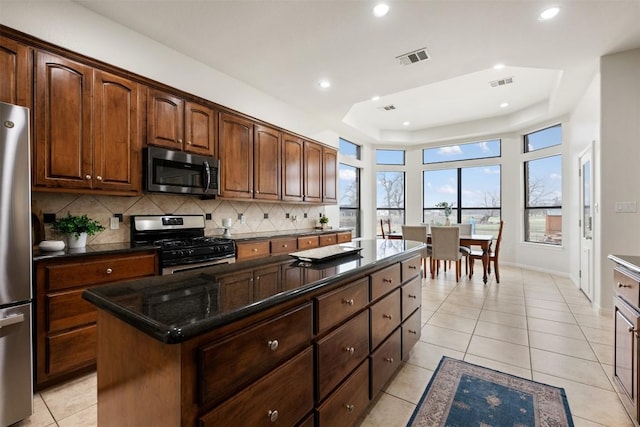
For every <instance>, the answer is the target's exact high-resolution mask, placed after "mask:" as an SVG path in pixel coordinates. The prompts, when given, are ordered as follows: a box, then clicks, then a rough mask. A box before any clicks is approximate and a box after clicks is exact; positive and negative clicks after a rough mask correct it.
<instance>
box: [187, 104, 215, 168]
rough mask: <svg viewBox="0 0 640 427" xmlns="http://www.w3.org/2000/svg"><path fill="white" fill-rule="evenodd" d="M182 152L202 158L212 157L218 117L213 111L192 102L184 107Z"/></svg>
mask: <svg viewBox="0 0 640 427" xmlns="http://www.w3.org/2000/svg"><path fill="white" fill-rule="evenodd" d="M184 120H185V130H184V133H185V138H186V142H185V145H184V151H187V152H189V153H194V154H202V155H204V156H214V155H215V154H216V152H215V141H216V134H215V130H216V129H217V128H218V126H217V121H218V115H217V114H216V113H215V112H214V111H213V109H211V108H209V107H206V106H204V105H200V104H196V103H194V102H186V103H185V107H184Z"/></svg>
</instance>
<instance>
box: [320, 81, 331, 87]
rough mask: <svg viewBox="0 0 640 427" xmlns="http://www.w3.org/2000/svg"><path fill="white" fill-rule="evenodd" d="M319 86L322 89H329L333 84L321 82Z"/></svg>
mask: <svg viewBox="0 0 640 427" xmlns="http://www.w3.org/2000/svg"><path fill="white" fill-rule="evenodd" d="M318 84H319V85H320V87H321V88H322V89H328V88H330V87H331V82H330V81H329V80H320V82H319V83H318Z"/></svg>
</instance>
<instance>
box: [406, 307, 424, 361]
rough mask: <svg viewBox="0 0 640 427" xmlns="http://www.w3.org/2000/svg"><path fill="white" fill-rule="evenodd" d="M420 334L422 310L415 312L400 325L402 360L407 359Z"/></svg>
mask: <svg viewBox="0 0 640 427" xmlns="http://www.w3.org/2000/svg"><path fill="white" fill-rule="evenodd" d="M421 332H422V310H416V311H414V312H413V314H412V315H411V316H409V318H408V319H407V320H405V321H404V323H403V324H402V360H407V359H408V358H409V353H410V352H411V349H412V348H413V346H414V345H416V343H417V342H418V340H419V339H420V334H421Z"/></svg>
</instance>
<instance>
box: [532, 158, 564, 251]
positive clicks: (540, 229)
mask: <svg viewBox="0 0 640 427" xmlns="http://www.w3.org/2000/svg"><path fill="white" fill-rule="evenodd" d="M524 179H525V213H524V240H525V241H526V242H534V243H547V244H551V245H561V244H562V156H560V155H555V156H550V157H542V158H539V159H535V160H529V161H526V162H525V163H524Z"/></svg>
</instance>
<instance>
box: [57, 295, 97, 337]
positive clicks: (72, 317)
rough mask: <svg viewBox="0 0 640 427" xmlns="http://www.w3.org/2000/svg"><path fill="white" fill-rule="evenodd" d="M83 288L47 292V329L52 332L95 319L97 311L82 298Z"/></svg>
mask: <svg viewBox="0 0 640 427" xmlns="http://www.w3.org/2000/svg"><path fill="white" fill-rule="evenodd" d="M83 291H84V288H83V289H78V290H73V291H66V292H60V293H56V294H48V295H46V297H45V300H46V304H47V308H46V310H47V313H49V316H47V322H48V324H47V331H48V332H54V331H60V330H63V329H68V328H73V327H76V326H82V325H86V324H88V323H93V322H95V321H96V318H97V312H96V308H95V306H94V305H93V304H91V303H89V302H88V301H86V300H84V299H82V292H83Z"/></svg>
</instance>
